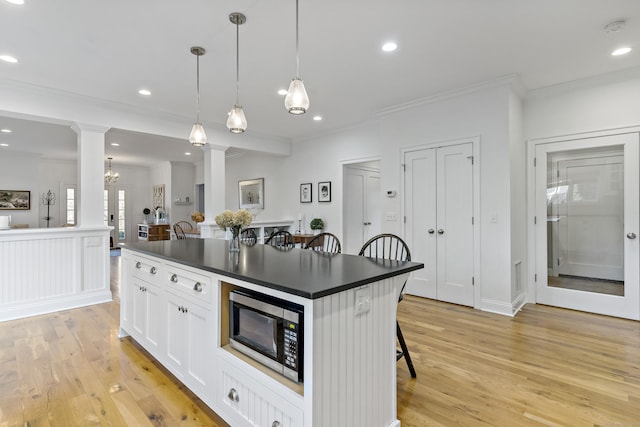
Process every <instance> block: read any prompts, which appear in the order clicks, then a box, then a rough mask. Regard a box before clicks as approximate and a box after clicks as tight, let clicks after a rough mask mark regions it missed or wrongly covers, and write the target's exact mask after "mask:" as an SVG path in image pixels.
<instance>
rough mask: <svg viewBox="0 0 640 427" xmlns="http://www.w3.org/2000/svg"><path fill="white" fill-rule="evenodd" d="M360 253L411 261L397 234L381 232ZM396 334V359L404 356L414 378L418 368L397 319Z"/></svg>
mask: <svg viewBox="0 0 640 427" xmlns="http://www.w3.org/2000/svg"><path fill="white" fill-rule="evenodd" d="M358 255H362V256H366V257H369V258H382V259H389V260H397V261H411V251H409V247H408V246H407V244H406V243H405V241H404V240H402V239H401V238H400V237H398V236H396V235H395V234H389V233H384V234H379V235H377V236H374V237H372V238H371V239H369V241H368V242H366V243H365V244H364V245H362V249H360V253H358ZM406 284H407V282H406V281H405V282H404V284H403V285H402V289H401V290H400V295H399V296H398V303H400V301H402V299H403V297H404V287H405V286H406ZM396 336H397V337H398V342H399V343H400V350H397V351H396V360H400V359H402V358H403V357H404V359H405V361H406V362H407V367H408V368H409V373H410V374H411V377H412V378H415V377H416V370H415V368H414V367H413V362H412V361H411V355H410V354H409V349H408V348H407V343H406V342H405V341H404V336H403V335H402V330H401V329H400V323H398V321H397V320H396Z"/></svg>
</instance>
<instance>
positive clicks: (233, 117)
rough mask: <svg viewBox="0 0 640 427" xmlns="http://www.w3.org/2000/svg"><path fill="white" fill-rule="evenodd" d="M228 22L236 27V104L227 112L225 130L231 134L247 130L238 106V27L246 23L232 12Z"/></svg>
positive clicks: (244, 17) (240, 14)
mask: <svg viewBox="0 0 640 427" xmlns="http://www.w3.org/2000/svg"><path fill="white" fill-rule="evenodd" d="M229 21H231V23H233V24H235V25H236V103H235V104H234V105H233V108H231V111H229V118H228V119H227V128H229V130H230V131H231V133H242V132H244V131H245V130H247V119H246V117H245V116H244V110H243V109H242V105H240V25H242V24H244V23H245V22H247V17H246V16H244V15H243V14H242V13H239V12H234V13H232V14H231V15H229Z"/></svg>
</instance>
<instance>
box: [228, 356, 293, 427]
mask: <svg viewBox="0 0 640 427" xmlns="http://www.w3.org/2000/svg"><path fill="white" fill-rule="evenodd" d="M232 357H233V356H232ZM218 368H219V372H220V377H219V380H218V384H217V387H218V392H219V393H220V394H219V397H218V401H219V402H222V406H223V408H224V409H223V410H224V413H225V414H226V415H227V416H228V419H229V421H230V423H231V425H233V426H234V427H239V426H267V427H271V426H273V427H301V426H303V420H304V418H303V415H302V414H303V411H302V409H301V407H302V396H300V395H298V394H295V393H294V392H293V391H291V390H288V389H285V388H284V387H282V390H281V391H282V392H284V394H287V396H286V397H283V396H281V395H280V394H278V393H277V392H274V387H273V386H272V387H265V385H264V384H263V382H259V381H256V380H254V379H253V378H252V376H249V375H247V373H249V372H251V371H252V370H251V369H249V370H247V368H246V367H244V369H242V368H240V367H238V366H235V365H234V364H232V363H229V361H227V360H226V359H225V358H223V357H221V358H220V360H219V364H218ZM254 374H257V372H254ZM294 394H295V395H294ZM295 403H298V405H300V406H298V405H296V404H295Z"/></svg>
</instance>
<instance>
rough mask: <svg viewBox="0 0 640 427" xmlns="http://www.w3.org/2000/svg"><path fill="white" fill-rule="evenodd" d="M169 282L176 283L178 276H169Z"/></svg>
mask: <svg viewBox="0 0 640 427" xmlns="http://www.w3.org/2000/svg"><path fill="white" fill-rule="evenodd" d="M171 281H172V282H173V283H178V275H177V274H172V275H171Z"/></svg>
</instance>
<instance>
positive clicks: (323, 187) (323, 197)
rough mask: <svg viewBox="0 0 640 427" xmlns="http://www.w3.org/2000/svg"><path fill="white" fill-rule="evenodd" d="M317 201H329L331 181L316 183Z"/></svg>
mask: <svg viewBox="0 0 640 427" xmlns="http://www.w3.org/2000/svg"><path fill="white" fill-rule="evenodd" d="M318 201H319V202H330V201H331V181H323V182H319V183H318Z"/></svg>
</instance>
